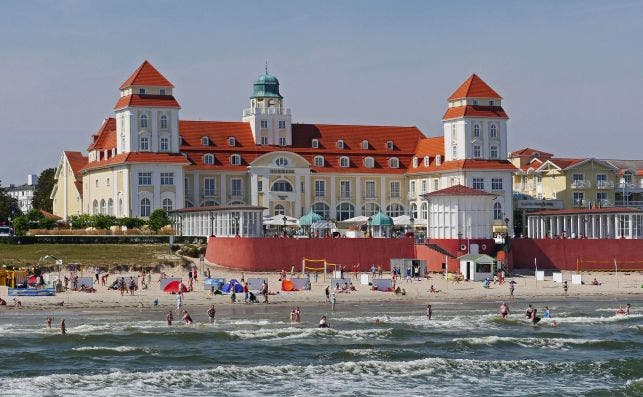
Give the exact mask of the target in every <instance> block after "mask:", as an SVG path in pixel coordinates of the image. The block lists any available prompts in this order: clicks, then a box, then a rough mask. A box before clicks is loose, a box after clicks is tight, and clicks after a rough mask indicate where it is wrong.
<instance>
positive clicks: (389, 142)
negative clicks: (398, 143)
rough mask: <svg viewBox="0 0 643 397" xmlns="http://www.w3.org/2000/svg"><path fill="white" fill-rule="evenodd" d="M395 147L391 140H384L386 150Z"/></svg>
mask: <svg viewBox="0 0 643 397" xmlns="http://www.w3.org/2000/svg"><path fill="white" fill-rule="evenodd" d="M394 148H395V144H393V141H386V150H393V149H394Z"/></svg>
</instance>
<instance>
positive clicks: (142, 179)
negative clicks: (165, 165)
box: [138, 172, 152, 186]
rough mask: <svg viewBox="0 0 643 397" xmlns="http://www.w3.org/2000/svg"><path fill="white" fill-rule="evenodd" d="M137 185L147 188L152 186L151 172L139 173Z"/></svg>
mask: <svg viewBox="0 0 643 397" xmlns="http://www.w3.org/2000/svg"><path fill="white" fill-rule="evenodd" d="M138 184H139V185H141V186H149V185H151V184H152V173H151V172H139V173H138Z"/></svg>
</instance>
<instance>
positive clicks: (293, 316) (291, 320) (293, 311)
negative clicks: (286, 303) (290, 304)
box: [290, 309, 295, 323]
mask: <svg viewBox="0 0 643 397" xmlns="http://www.w3.org/2000/svg"><path fill="white" fill-rule="evenodd" d="M290 322H291V323H294V322H295V309H292V310H291V311H290Z"/></svg>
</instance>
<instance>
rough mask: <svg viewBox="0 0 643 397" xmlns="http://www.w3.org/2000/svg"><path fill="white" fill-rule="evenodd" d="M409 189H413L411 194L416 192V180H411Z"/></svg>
mask: <svg viewBox="0 0 643 397" xmlns="http://www.w3.org/2000/svg"><path fill="white" fill-rule="evenodd" d="M409 190H410V191H411V194H415V181H411V184H410V186H409Z"/></svg>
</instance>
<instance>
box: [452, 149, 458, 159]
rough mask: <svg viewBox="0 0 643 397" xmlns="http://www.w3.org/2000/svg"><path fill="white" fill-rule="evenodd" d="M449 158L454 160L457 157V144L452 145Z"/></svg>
mask: <svg viewBox="0 0 643 397" xmlns="http://www.w3.org/2000/svg"><path fill="white" fill-rule="evenodd" d="M451 158H452V159H453V160H456V159H457V158H458V147H457V146H454V147H453V148H451Z"/></svg>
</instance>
